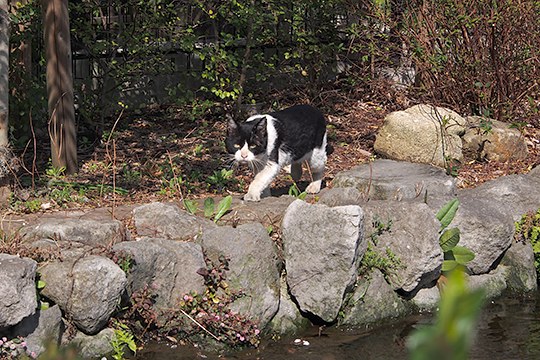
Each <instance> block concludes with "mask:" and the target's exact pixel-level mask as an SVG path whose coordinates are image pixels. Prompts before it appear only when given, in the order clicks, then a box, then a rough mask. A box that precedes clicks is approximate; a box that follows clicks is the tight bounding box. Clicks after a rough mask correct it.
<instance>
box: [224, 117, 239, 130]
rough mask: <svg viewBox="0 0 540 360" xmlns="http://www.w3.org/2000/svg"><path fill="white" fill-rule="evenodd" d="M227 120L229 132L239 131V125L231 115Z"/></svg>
mask: <svg viewBox="0 0 540 360" xmlns="http://www.w3.org/2000/svg"><path fill="white" fill-rule="evenodd" d="M225 118H226V119H227V130H228V131H229V132H231V131H234V130H236V129H238V123H237V122H236V121H235V120H234V118H233V116H232V115H231V114H227V115H225Z"/></svg>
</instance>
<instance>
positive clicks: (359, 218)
mask: <svg viewBox="0 0 540 360" xmlns="http://www.w3.org/2000/svg"><path fill="white" fill-rule="evenodd" d="M363 217H364V213H363V211H362V209H361V208H360V207H359V206H355V205H349V206H340V207H333V208H330V207H328V206H326V205H319V204H315V205H311V204H308V203H306V202H304V201H302V200H296V201H294V202H293V203H292V204H291V205H290V206H289V208H288V209H287V212H286V213H285V216H284V218H283V225H282V231H283V248H284V256H285V265H286V269H287V284H288V286H289V289H290V293H291V295H292V296H293V297H294V299H295V300H296V302H297V303H298V305H299V306H300V310H301V311H303V312H307V313H310V314H313V315H315V316H317V317H319V318H320V319H322V320H323V321H325V322H333V321H334V320H335V319H336V317H337V315H338V313H339V310H340V308H341V305H342V302H343V297H344V295H345V293H346V292H347V291H349V290H350V289H351V287H352V285H353V284H354V281H355V279H356V269H357V266H358V262H359V261H360V259H361V258H362V256H363V254H364V252H365V249H366V242H365V240H364V236H363V235H364V229H363Z"/></svg>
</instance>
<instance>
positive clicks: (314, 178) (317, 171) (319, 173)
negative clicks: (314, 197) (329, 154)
mask: <svg viewBox="0 0 540 360" xmlns="http://www.w3.org/2000/svg"><path fill="white" fill-rule="evenodd" d="M325 143H326V142H325ZM308 164H309V170H310V173H311V183H310V184H309V185H308V186H307V188H306V192H307V193H308V194H316V193H318V192H319V191H321V185H322V179H323V176H324V168H325V165H326V144H323V146H322V147H320V148H315V149H313V153H312V154H311V158H310V159H309V162H308Z"/></svg>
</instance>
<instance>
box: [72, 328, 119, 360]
mask: <svg viewBox="0 0 540 360" xmlns="http://www.w3.org/2000/svg"><path fill="white" fill-rule="evenodd" d="M115 337H116V335H115V333H114V329H111V328H105V329H103V330H101V331H100V332H99V333H97V334H95V335H87V334H85V333H82V332H80V331H79V332H77V334H75V337H74V338H73V339H71V341H70V344H72V345H75V346H76V347H77V350H78V351H77V355H78V357H80V358H83V359H103V358H104V357H105V356H106V355H109V354H111V353H112V352H113V351H114V348H113V346H112V342H113V340H114V339H115Z"/></svg>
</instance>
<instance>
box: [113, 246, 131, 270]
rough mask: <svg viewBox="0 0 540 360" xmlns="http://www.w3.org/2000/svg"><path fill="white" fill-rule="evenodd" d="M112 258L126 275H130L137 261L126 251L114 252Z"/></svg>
mask: <svg viewBox="0 0 540 360" xmlns="http://www.w3.org/2000/svg"><path fill="white" fill-rule="evenodd" d="M110 258H111V260H112V261H113V262H114V263H115V264H116V265H118V266H119V267H120V269H122V271H123V272H125V273H126V274H129V273H130V272H131V269H133V266H135V260H134V259H133V258H132V257H131V254H130V253H128V252H125V251H121V250H120V251H114V252H112V253H111V255H110Z"/></svg>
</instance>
